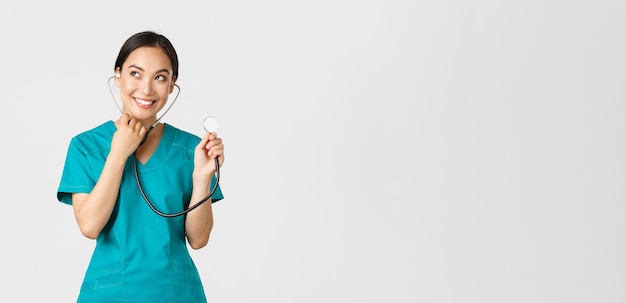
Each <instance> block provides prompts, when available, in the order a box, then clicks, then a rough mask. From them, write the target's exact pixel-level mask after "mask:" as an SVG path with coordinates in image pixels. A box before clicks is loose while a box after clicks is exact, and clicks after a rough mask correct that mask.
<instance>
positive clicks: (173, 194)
mask: <svg viewBox="0 0 626 303" xmlns="http://www.w3.org/2000/svg"><path fill="white" fill-rule="evenodd" d="M114 72H115V76H114V83H115V85H116V86H117V87H118V88H119V97H120V98H121V100H122V107H121V108H120V110H121V111H122V115H121V117H120V118H119V119H118V120H117V121H106V122H104V123H102V124H100V125H98V126H96V127H94V128H92V129H90V130H87V131H85V132H82V133H80V134H78V135H76V136H75V137H73V138H72V140H71V142H70V144H69V149H68V151H67V155H66V160H65V166H64V169H63V174H62V177H61V182H60V185H59V187H58V192H57V198H58V200H59V201H61V202H63V203H66V204H70V205H72V207H73V210H74V215H75V218H76V222H77V223H78V227H79V229H80V231H81V232H82V233H83V235H84V236H85V237H87V238H90V239H96V247H95V250H94V252H93V255H92V258H91V261H90V264H89V267H88V268H87V271H86V274H85V277H84V280H83V284H82V287H81V290H80V294H79V296H78V302H206V296H205V293H204V288H203V285H202V282H201V280H200V275H199V273H198V270H197V268H196V266H195V264H194V262H193V260H192V259H191V256H190V254H189V251H188V249H187V243H188V244H189V246H190V247H191V248H193V249H200V248H202V247H204V246H206V244H207V243H208V241H209V236H210V234H211V230H212V228H213V211H212V206H211V204H212V203H205V204H203V205H200V206H199V207H197V208H195V209H194V211H193V212H189V213H188V214H186V215H185V216H180V217H174V218H164V217H162V216H159V215H157V214H155V213H154V212H153V211H152V210H151V208H149V207H148V206H147V205H146V203H143V197H142V195H141V194H140V191H139V190H138V189H137V184H136V183H135V178H134V177H133V170H134V169H136V170H138V171H141V172H145V174H142V180H141V182H142V183H144V184H149V185H151V186H150V191H149V195H150V197H151V198H152V200H153V201H154V204H155V206H156V207H157V208H159V209H162V210H164V211H166V212H179V211H180V210H181V209H187V208H188V207H189V204H190V203H189V202H190V201H198V200H200V199H202V198H203V197H206V196H208V195H209V189H210V188H211V187H212V186H213V184H215V186H216V187H215V192H214V194H213V195H212V196H211V200H210V201H211V202H216V201H219V200H221V199H223V195H222V193H221V190H220V188H219V185H217V183H216V182H217V180H216V178H215V177H214V176H213V175H214V174H215V172H216V171H219V167H220V166H221V165H222V164H223V162H224V144H223V142H222V139H221V138H219V137H218V136H217V134H216V133H214V132H209V133H207V134H206V135H205V136H204V137H203V138H200V137H198V136H195V135H193V134H191V133H189V132H186V131H183V130H181V129H178V128H176V127H174V126H172V125H170V124H165V123H160V122H159V120H160V119H158V118H157V115H158V113H159V111H161V109H163V108H164V107H165V106H166V104H167V103H168V97H169V95H170V94H171V93H172V92H173V91H174V87H175V86H176V81H177V79H178V57H177V54H176V51H175V49H174V47H173V46H172V44H171V43H170V41H169V40H168V39H167V38H166V37H164V36H163V35H160V34H157V33H154V32H149V31H146V32H140V33H137V34H135V35H133V36H131V37H130V38H128V40H127V41H126V42H125V43H124V45H123V46H122V48H121V50H120V52H119V55H118V58H117V60H116V62H115V68H114ZM133 162H134V164H135V165H133Z"/></svg>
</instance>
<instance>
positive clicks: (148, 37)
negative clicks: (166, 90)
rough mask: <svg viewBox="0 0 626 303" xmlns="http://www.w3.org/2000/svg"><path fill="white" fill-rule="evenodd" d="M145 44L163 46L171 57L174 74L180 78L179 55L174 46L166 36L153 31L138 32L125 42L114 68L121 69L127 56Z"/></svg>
mask: <svg viewBox="0 0 626 303" xmlns="http://www.w3.org/2000/svg"><path fill="white" fill-rule="evenodd" d="M143 46H152V47H159V48H161V49H162V50H163V51H164V52H165V54H166V55H167V57H169V58H170V62H171V63H172V74H173V76H174V77H176V78H178V55H176V50H175V49H174V46H173V45H172V43H171V42H170V40H168V39H167V38H166V37H165V36H163V35H161V34H157V33H155V32H152V31H144V32H139V33H136V34H134V35H132V36H130V38H128V39H127V40H126V42H124V45H122V48H121V49H120V53H119V54H118V55H117V59H116V60H115V68H114V70H117V69H118V68H119V69H120V70H121V69H122V65H123V64H124V61H126V58H128V56H129V55H130V53H132V52H133V51H134V50H136V49H138V48H140V47H143Z"/></svg>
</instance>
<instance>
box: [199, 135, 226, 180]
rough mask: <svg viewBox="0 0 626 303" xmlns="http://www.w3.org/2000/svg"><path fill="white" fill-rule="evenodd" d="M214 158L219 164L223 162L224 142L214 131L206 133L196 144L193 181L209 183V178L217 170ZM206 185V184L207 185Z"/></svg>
mask: <svg viewBox="0 0 626 303" xmlns="http://www.w3.org/2000/svg"><path fill="white" fill-rule="evenodd" d="M215 158H217V159H218V162H219V166H220V167H222V164H223V163H224V143H222V139H221V138H219V137H217V134H216V133H207V134H206V135H205V136H204V138H202V140H200V143H198V145H197V146H196V150H195V153H194V171H193V177H194V181H198V182H202V183H205V184H208V185H210V182H211V178H212V176H213V175H214V174H215V172H216V171H217V167H215ZM208 185H207V186H208Z"/></svg>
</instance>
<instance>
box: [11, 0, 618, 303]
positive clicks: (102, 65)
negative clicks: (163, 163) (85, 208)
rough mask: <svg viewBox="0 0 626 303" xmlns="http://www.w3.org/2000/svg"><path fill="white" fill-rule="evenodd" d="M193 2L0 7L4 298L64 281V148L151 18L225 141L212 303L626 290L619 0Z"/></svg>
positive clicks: (105, 104)
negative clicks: (120, 55) (123, 50)
mask: <svg viewBox="0 0 626 303" xmlns="http://www.w3.org/2000/svg"><path fill="white" fill-rule="evenodd" d="M193 3H194V4H185V3H181V2H174V1H119V2H116V1H100V2H94V1H75V2H71V1H39V3H32V2H28V1H19V2H18V1H12V2H11V3H6V1H5V2H3V4H2V5H1V6H0V35H1V41H2V43H1V48H0V54H1V56H0V58H1V59H2V63H1V66H2V72H1V73H0V85H1V86H0V88H2V105H3V109H2V119H1V120H0V123H1V125H0V126H1V130H2V141H3V143H2V157H0V168H1V169H0V171H1V174H2V181H1V182H2V183H1V184H2V204H3V206H2V209H3V211H2V215H3V218H2V220H0V222H1V223H0V224H1V225H0V230H1V234H0V236H1V239H2V243H3V245H2V257H1V258H0V268H1V270H0V273H1V274H0V276H1V277H2V281H3V282H2V284H1V286H0V296H1V298H0V301H2V302H73V301H74V300H75V299H76V296H77V294H78V290H79V287H80V283H81V281H82V277H83V274H84V271H85V269H86V267H87V262H88V260H89V257H90V254H91V251H92V249H93V245H94V242H93V241H92V240H88V239H86V238H84V237H83V236H82V235H81V234H80V232H79V230H78V227H77V225H76V223H75V221H74V217H73V213H72V210H71V207H69V206H66V205H64V204H61V203H59V202H58V201H57V200H56V189H57V186H58V183H59V180H60V176H61V171H62V166H63V161H64V157H65V152H66V149H67V145H68V143H69V140H70V138H71V137H72V136H74V135H75V134H77V133H78V132H81V131H83V130H86V129H89V128H91V127H93V126H95V125H98V124H100V123H101V122H104V121H106V120H110V119H116V118H117V117H118V113H117V112H116V109H115V106H114V105H113V103H112V102H113V101H112V100H111V97H110V95H109V92H108V90H107V84H106V79H107V78H108V77H109V76H111V75H112V74H113V65H114V61H115V58H116V56H117V52H118V51H119V48H120V47H121V45H122V43H123V42H124V40H125V39H126V38H127V37H128V36H130V35H132V34H133V33H135V32H138V31H142V30H155V31H157V32H160V33H162V34H164V35H166V36H167V37H169V38H170V40H171V41H172V42H173V43H174V45H175V47H176V48H177V51H178V53H179V57H180V64H181V67H180V78H179V82H178V83H179V84H180V86H181V87H182V93H181V95H180V98H179V100H178V101H177V104H176V106H175V107H174V108H173V109H172V110H171V111H170V112H169V113H168V115H167V116H166V117H165V118H164V121H165V122H168V123H171V124H174V125H175V126H178V127H180V128H183V129H186V130H188V131H190V132H193V133H196V134H202V133H203V132H202V128H201V122H202V119H203V118H204V116H205V115H215V116H217V117H218V119H219V121H220V129H219V131H218V133H219V134H220V136H221V137H223V138H224V141H225V145H226V153H227V154H226V163H225V165H224V167H223V170H222V189H223V191H224V194H225V197H226V198H225V199H224V200H223V201H222V202H219V203H217V204H215V205H214V211H215V216H216V225H215V228H214V231H213V234H212V239H211V242H210V243H209V245H208V246H207V247H206V248H204V249H202V250H199V251H194V252H193V256H194V258H195V261H196V264H197V265H198V267H199V270H200V272H201V274H202V278H203V281H204V285H205V288H206V292H207V297H208V300H209V302H245V303H248V302H481V303H484V302H569V303H572V302H625V301H626V288H625V287H624V285H625V283H626V258H624V256H625V254H626V245H625V236H626V223H625V222H624V218H625V211H626V204H625V203H624V202H625V198H626V191H625V188H626V187H625V186H624V184H625V181H626V173H625V168H626V161H625V158H624V155H625V154H626V144H625V143H626V142H625V137H624V135H625V130H624V127H625V122H624V114H625V113H626V112H625V111H626V104H625V103H624V95H625V88H626V86H625V85H624V83H626V73H625V71H626V60H625V55H626V43H625V42H624V41H625V40H624V37H625V31H624V29H625V28H626V18H624V16H625V15H626V2H624V1H618V0H614V1H591V0H589V1H556V0H542V1H534V0H531V1H495V0H493V1H487V0H480V1H451V0H444V1H408V0H407V1H401V0H385V1H383V0H371V1H356V0H352V1H348V0H344V1H341V0H340V1H323V0H322V1H286V0H285V1H278V0H269V1H208V2H203V1H194V2H193Z"/></svg>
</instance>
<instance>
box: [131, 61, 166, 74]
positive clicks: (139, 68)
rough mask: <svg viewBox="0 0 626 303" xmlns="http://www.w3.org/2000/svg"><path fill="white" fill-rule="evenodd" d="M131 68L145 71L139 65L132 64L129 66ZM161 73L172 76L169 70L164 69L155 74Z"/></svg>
mask: <svg viewBox="0 0 626 303" xmlns="http://www.w3.org/2000/svg"><path fill="white" fill-rule="evenodd" d="M131 67H133V68H136V69H138V70H140V71H142V72H143V71H145V70H144V69H143V68H141V67H139V66H137V65H134V64H131V65H129V66H128V68H131ZM161 72H164V73H167V74H168V75H169V74H170V71H169V70H168V69H167V68H162V69H160V70H158V71H156V73H155V74H158V73H161Z"/></svg>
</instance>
